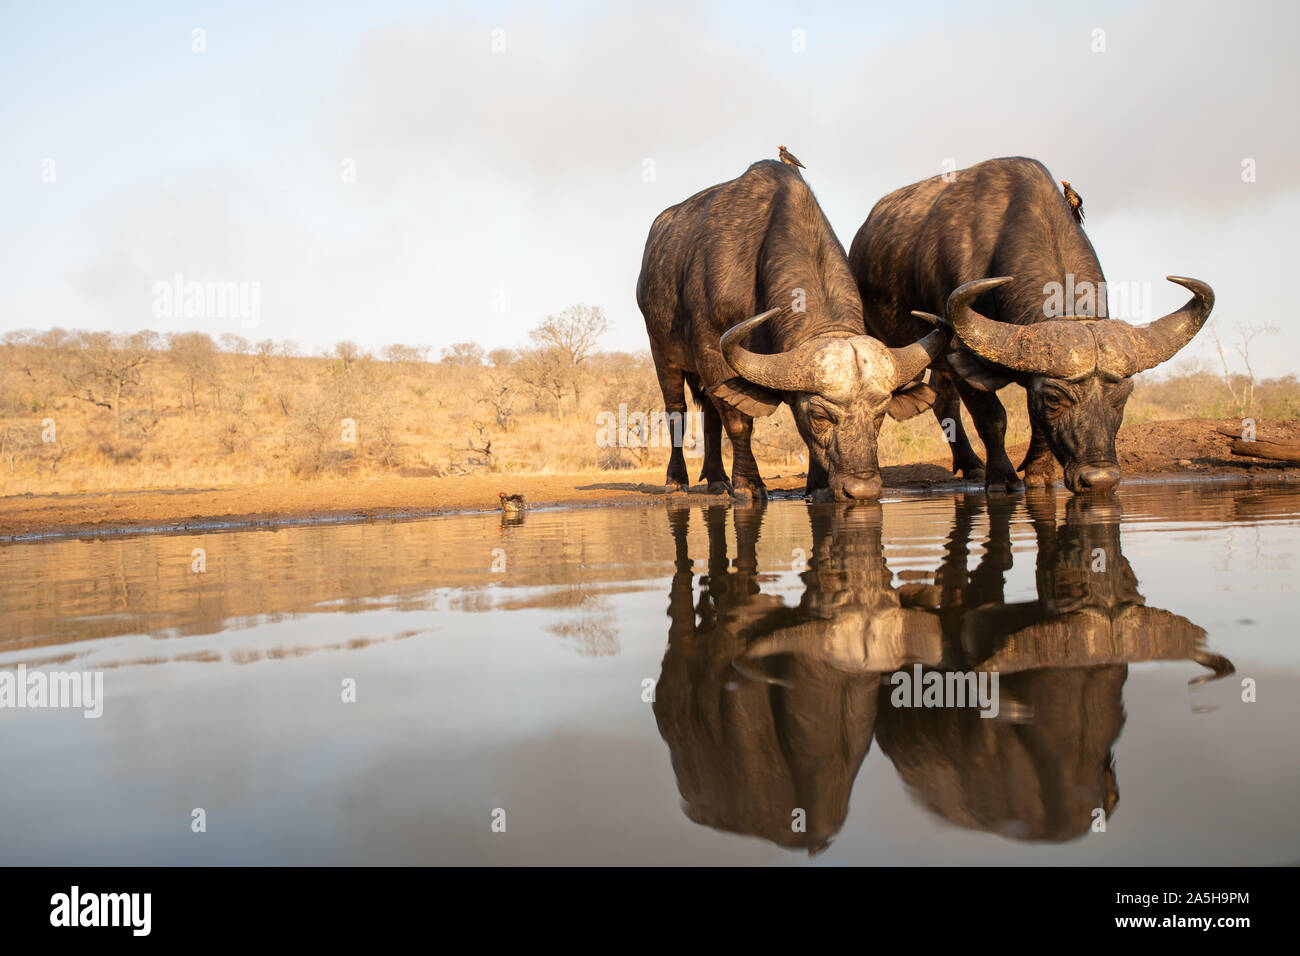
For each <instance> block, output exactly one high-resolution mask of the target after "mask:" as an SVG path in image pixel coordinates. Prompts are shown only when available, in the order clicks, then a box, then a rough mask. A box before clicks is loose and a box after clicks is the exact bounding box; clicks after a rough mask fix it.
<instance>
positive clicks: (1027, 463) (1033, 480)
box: [1020, 418, 1056, 488]
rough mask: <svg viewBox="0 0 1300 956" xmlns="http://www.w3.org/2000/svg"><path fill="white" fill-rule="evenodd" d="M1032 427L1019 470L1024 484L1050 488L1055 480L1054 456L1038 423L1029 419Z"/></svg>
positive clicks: (1031, 486)
mask: <svg viewBox="0 0 1300 956" xmlns="http://www.w3.org/2000/svg"><path fill="white" fill-rule="evenodd" d="M1030 426H1031V428H1032V429H1033V431H1032V433H1031V434H1030V437H1029V451H1027V452H1025V460H1024V461H1022V462H1021V463H1020V470H1021V471H1023V472H1024V473H1025V484H1026V485H1027V486H1028V487H1030V488H1050V487H1052V485H1053V484H1054V483H1055V481H1056V458H1055V457H1054V456H1053V455H1052V449H1051V448H1050V447H1048V444H1047V439H1046V438H1044V437H1043V433H1042V431H1041V430H1040V429H1039V427H1038V423H1037V422H1034V421H1033V420H1032V418H1031V419H1030Z"/></svg>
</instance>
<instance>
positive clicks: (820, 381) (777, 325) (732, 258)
mask: <svg viewBox="0 0 1300 956" xmlns="http://www.w3.org/2000/svg"><path fill="white" fill-rule="evenodd" d="M636 298H637V304H638V305H639V306H640V307H641V312H642V314H643V315H644V316H645V324H646V331H647V332H648V333H649V336H650V350H651V353H652V354H653V356H654V360H655V369H656V371H657V373H658V376H659V387H660V389H661V390H662V391H663V397H664V406H665V408H666V410H667V412H668V415H669V417H670V419H671V418H672V417H673V416H674V415H676V416H682V415H684V414H685V411H686V399H685V389H684V385H686V384H689V385H690V387H691V391H692V393H693V394H694V396H695V398H696V400H697V401H698V402H699V403H700V405H701V406H702V410H703V412H704V468H703V472H702V474H701V475H700V477H701V478H702V479H706V480H707V481H708V483H709V489H710V491H715V492H717V491H725V490H726V489H727V473H726V471H725V470H724V468H723V465H722V447H721V438H722V428H723V427H724V426H725V427H726V429H727V435H728V437H729V438H730V439H731V445H732V452H733V455H732V477H733V479H734V490H735V493H736V494H737V495H744V494H757V495H760V496H761V495H762V494H764V486H763V480H762V478H761V477H760V476H759V473H758V466H757V464H756V463H755V462H754V456H753V454H752V452H751V451H750V431H751V428H752V426H753V416H755V415H770V414H772V413H773V412H774V411H776V409H777V408H778V406H779V405H780V404H781V403H782V402H787V403H789V405H790V408H791V410H792V411H793V412H794V419H795V422H796V424H797V426H798V428H799V432H800V434H801V435H802V436H803V439H804V441H805V442H806V443H807V445H808V449H809V464H808V490H809V492H822V494H823V495H825V496H833V497H835V498H838V499H854V498H873V497H876V496H877V495H879V493H880V485H881V482H880V472H879V468H878V466H877V462H876V435H877V432H878V430H879V427H880V421H881V418H882V417H883V415H884V414H885V412H886V410H887V409H888V410H889V411H890V413H891V414H893V415H894V416H895V417H908V416H909V413H910V414H915V413H916V411H917V410H919V409H918V407H917V405H916V402H915V399H914V395H915V394H916V393H917V392H918V391H921V390H924V391H925V392H926V393H927V394H928V388H926V387H925V386H924V385H920V384H919V383H914V382H913V380H914V379H916V378H917V377H918V376H919V375H920V374H921V372H922V371H923V370H924V369H925V368H926V367H927V366H928V365H929V364H930V363H931V361H933V359H934V357H935V356H936V355H938V354H939V353H940V351H941V350H942V349H943V347H944V345H945V344H946V342H947V336H946V334H945V333H944V332H942V331H940V330H932V331H931V330H925V331H923V332H922V333H921V334H919V335H917V336H914V337H913V339H912V340H910V341H909V342H906V343H900V347H898V348H886V347H885V346H884V345H882V344H881V343H880V342H878V341H876V340H875V339H874V338H872V337H871V336H869V335H867V334H866V328H865V326H864V325H863V321H862V301H861V299H860V298H859V297H858V291H857V288H856V287H855V285H854V282H853V276H852V275H851V274H850V272H849V265H848V260H847V258H846V257H845V254H844V247H843V246H842V245H841V244H840V241H839V240H838V239H837V238H836V237H835V234H834V233H833V232H832V231H831V227H830V224H829V223H828V222H827V221H826V217H825V215H824V214H823V213H822V210H821V207H820V206H818V204H817V200H816V199H815V198H814V196H813V194H812V190H811V189H809V188H808V185H807V184H806V183H805V182H804V181H803V179H802V178H801V177H800V175H799V173H798V171H797V170H795V169H794V168H793V167H791V166H786V165H784V164H782V163H779V162H776V161H764V162H758V163H754V164H753V165H752V166H750V167H749V169H748V170H746V171H745V173H744V174H743V175H741V176H740V177H738V178H736V179H733V180H731V181H730V182H726V183H722V184H721V185H718V186H713V187H710V188H709V189H706V190H704V191H703V192H699V193H696V194H695V195H694V196H692V197H691V198H690V199H687V200H686V201H685V202H683V203H679V204H678V205H676V206H673V207H671V208H670V209H666V210H664V212H662V213H660V214H659V216H658V218H656V219H655V221H654V225H653V226H652V227H651V228H650V236H649V238H648V239H647V240H646V247H645V256H644V258H643V260H642V264H641V276H640V278H639V279H638V281H637V289H636ZM756 313H757V314H756ZM747 337H748V338H749V339H750V344H751V347H752V348H753V349H754V351H750V350H749V349H747V348H745V347H744V345H742V343H743V342H744V341H745V339H746V338H747ZM918 340H919V341H918ZM896 391H897V392H900V395H899V396H898V397H897V399H895V401H893V402H891V397H893V396H894V393H895V392H896ZM904 393H911V395H912V396H913V398H911V399H910V400H909V397H908V395H907V394H904ZM706 398H707V399H709V400H706ZM928 404H929V401H926V402H925V403H924V404H923V405H922V406H921V408H924V407H925V405H928ZM679 420H680V419H679ZM688 484H689V477H688V475H687V472H686V461H685V458H684V457H683V454H682V449H681V447H680V441H678V440H676V438H675V440H674V447H673V450H672V455H671V457H670V459H669V462H668V479H667V489H668V491H670V492H672V491H679V490H684V489H685V488H686V487H687V485H688Z"/></svg>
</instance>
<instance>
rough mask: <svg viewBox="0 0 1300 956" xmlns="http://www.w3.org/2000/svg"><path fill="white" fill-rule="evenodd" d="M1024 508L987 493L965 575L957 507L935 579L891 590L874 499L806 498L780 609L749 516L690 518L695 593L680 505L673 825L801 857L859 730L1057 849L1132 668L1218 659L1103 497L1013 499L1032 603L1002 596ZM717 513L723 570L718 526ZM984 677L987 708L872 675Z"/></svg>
mask: <svg viewBox="0 0 1300 956" xmlns="http://www.w3.org/2000/svg"><path fill="white" fill-rule="evenodd" d="M1021 500H1024V499H1000V498H990V499H987V501H988V504H987V510H988V521H989V535H988V541H987V543H986V545H985V548H984V552H983V555H982V557H981V560H980V562H979V565H978V566H977V567H976V568H975V569H974V570H973V571H970V572H968V571H967V555H968V552H969V546H970V536H971V531H972V528H973V526H974V524H975V519H976V518H977V517H978V516H979V515H980V513H981V512H982V511H983V510H984V509H985V504H984V502H985V499H984V497H983V496H978V497H976V498H975V499H974V500H973V501H971V502H967V501H964V500H962V499H958V501H957V502H956V513H955V516H954V521H953V528H952V533H951V535H950V536H949V539H948V542H947V556H946V559H945V560H944V562H943V566H942V567H941V568H939V569H938V571H937V573H936V574H935V575H934V583H933V584H930V583H910V584H904V585H902V586H900V587H894V585H893V573H892V572H891V571H890V570H889V567H888V565H887V564H886V562H885V559H884V550H883V542H882V537H881V532H882V520H881V516H882V512H881V508H880V506H879V505H878V504H875V503H872V502H862V503H855V504H850V505H837V504H812V505H808V506H807V510H808V515H809V521H810V524H811V530H812V538H813V544H812V548H811V552H810V556H809V560H808V568H807V570H806V571H805V572H804V573H803V574H802V580H803V583H804V593H803V596H802V598H801V600H800V602H799V605H798V606H797V607H789V606H787V605H786V604H785V603H784V602H783V601H782V600H781V599H780V598H779V597H777V596H775V595H770V594H763V593H762V590H761V588H760V585H759V577H758V560H757V557H756V544H757V541H758V537H759V532H760V529H761V527H762V521H763V517H764V511H765V509H764V507H763V506H762V505H761V504H755V505H754V506H752V507H747V508H743V509H736V510H734V511H732V510H731V509H729V508H728V507H727V506H725V505H718V506H710V507H707V508H705V509H704V511H703V517H704V522H705V526H706V530H707V537H708V547H709V558H708V566H707V572H706V574H705V575H704V576H702V577H701V579H700V586H701V590H700V597H699V600H698V603H696V602H695V600H694V583H695V582H694V571H693V565H692V561H691V557H690V554H689V548H688V544H687V531H688V527H689V521H690V511H689V509H686V508H673V509H670V510H669V512H668V520H669V525H670V528H671V531H672V534H673V539H674V542H675V546H676V572H675V574H674V575H673V581H672V587H671V590H670V594H669V617H670V619H671V625H670V629H669V639H668V648H667V651H666V653H665V655H664V659H663V665H662V672H661V674H660V679H659V684H658V687H657V689H656V695H655V705H654V710H655V716H656V719H657V721H658V725H659V731H660V734H661V735H662V736H663V738H664V740H665V741H666V742H667V743H668V747H669V750H670V753H671V757H672V763H673V770H674V772H675V774H676V776H677V785H678V789H679V790H680V792H681V795H682V798H683V802H684V809H685V812H686V814H687V816H689V817H690V819H691V820H693V821H695V822H696V823H702V824H705V825H707V826H710V827H713V828H715V829H719V830H726V831H730V832H735V833H741V834H746V835H753V836H761V837H763V838H764V839H767V840H769V841H771V842H773V843H776V844H779V845H781V846H785V847H790V848H803V849H807V850H808V851H809V852H810V853H816V852H819V851H820V850H822V849H825V848H826V847H827V846H828V845H829V844H830V841H831V839H832V838H833V837H834V836H835V834H836V833H837V832H838V831H839V829H840V828H841V827H842V826H843V823H844V819H845V816H846V815H847V813H848V804H849V798H850V795H851V791H852V788H853V782H854V780H855V778H856V777H857V773H858V770H859V768H860V767H861V765H862V761H863V760H864V759H865V758H866V755H867V752H868V750H869V749H870V746H871V740H872V737H873V736H874V737H876V738H877V739H878V741H879V743H880V747H881V749H882V751H883V752H884V753H885V754H886V755H887V756H888V757H889V758H890V760H891V761H892V762H893V764H894V766H895V767H896V768H897V770H898V772H899V774H900V775H901V777H902V778H903V780H904V781H905V782H906V784H907V785H908V787H909V789H910V791H911V792H912V793H913V794H914V795H915V796H916V797H917V798H918V799H919V800H920V802H922V803H923V804H924V805H925V806H927V807H929V808H930V809H931V810H932V811H934V812H935V813H938V814H939V815H940V816H942V817H944V818H945V819H947V820H948V821H950V822H952V823H955V824H959V825H961V826H965V827H969V828H972V829H977V830H986V831H991V832H996V833H1000V834H1002V835H1004V836H1009V837H1015V838H1018V839H1024V840H1047V841H1063V840H1068V839H1072V838H1074V837H1077V836H1079V835H1081V834H1083V833H1084V832H1086V831H1087V829H1088V827H1089V825H1090V824H1091V822H1092V820H1093V819H1094V813H1095V811H1096V810H1097V809H1098V808H1101V809H1104V810H1105V812H1106V814H1107V815H1109V814H1110V813H1111V811H1112V810H1113V809H1114V808H1115V805H1116V803H1117V801H1118V788H1117V785H1116V782H1115V772H1114V760H1113V755H1112V750H1113V747H1114V743H1115V740H1116V739H1117V737H1118V736H1119V732H1120V729H1121V728H1122V727H1123V725H1124V710H1123V701H1122V688H1123V684H1124V681H1125V679H1126V677H1127V675H1128V664H1129V663H1132V662H1136V661H1149V660H1191V661H1196V662H1198V663H1200V664H1203V665H1204V666H1206V667H1208V668H1210V669H1211V670H1212V671H1213V674H1212V675H1207V676H1206V677H1204V678H1198V680H1204V679H1211V677H1218V676H1223V675H1225V674H1228V673H1231V671H1232V665H1231V664H1230V663H1228V662H1227V661H1226V660H1225V659H1224V658H1222V657H1218V656H1217V655H1213V654H1210V653H1208V652H1207V651H1206V650H1205V645H1204V641H1205V631H1204V630H1203V629H1201V628H1200V627H1197V626H1196V625H1195V624H1192V623H1191V622H1190V621H1188V620H1186V619H1185V618H1182V617H1179V616H1178V615H1175V614H1171V613H1170V612H1168V611H1162V610H1158V609H1154V608H1148V607H1146V606H1145V604H1144V601H1143V598H1142V596H1141V595H1140V594H1139V593H1138V591H1137V578H1136V576H1135V575H1134V573H1133V571H1132V569H1131V567H1130V566H1129V563H1128V561H1127V560H1126V559H1125V558H1124V556H1123V554H1122V553H1121V551H1120V533H1119V519H1120V511H1119V507H1118V505H1117V504H1115V503H1114V502H1113V501H1107V502H1090V501H1088V500H1086V499H1079V498H1072V499H1070V500H1069V501H1068V502H1067V505H1066V513H1065V522H1064V524H1060V525H1058V522H1057V517H1056V502H1055V498H1054V497H1053V496H1051V495H1050V494H1036V495H1033V496H1031V497H1030V499H1029V500H1028V502H1027V505H1026V506H1027V507H1028V509H1029V513H1030V517H1031V519H1032V521H1033V524H1034V530H1035V534H1036V537H1037V540H1038V557H1037V574H1036V579H1037V589H1038V595H1039V596H1038V599H1037V600H1036V601H1029V602H1022V603H1016V604H1007V603H1005V601H1004V599H1003V588H1004V582H1005V573H1006V571H1007V570H1008V569H1009V568H1010V567H1011V564H1012V549H1011V533H1010V529H1011V518H1012V516H1013V514H1014V513H1015V511H1016V509H1017V508H1018V507H1020V506H1021V505H1020V504H1019V502H1020V501H1021ZM729 512H730V514H731V516H732V518H733V520H734V523H735V536H736V542H737V556H736V558H735V561H734V562H729V560H728V556H727V544H726V525H727V520H728V513H729ZM913 664H920V665H921V666H922V668H923V669H926V670H941V671H954V670H956V671H967V672H974V671H996V672H997V673H998V675H999V688H998V689H999V692H1000V693H999V696H1000V702H1001V703H1000V715H999V717H998V718H994V719H989V718H985V717H981V716H980V712H979V710H978V709H976V708H974V707H946V708H903V707H894V706H892V705H891V703H890V695H891V691H892V690H893V685H892V684H891V682H890V674H891V673H893V672H895V671H898V670H900V669H902V668H908V669H909V670H910V669H911V667H912V665H913Z"/></svg>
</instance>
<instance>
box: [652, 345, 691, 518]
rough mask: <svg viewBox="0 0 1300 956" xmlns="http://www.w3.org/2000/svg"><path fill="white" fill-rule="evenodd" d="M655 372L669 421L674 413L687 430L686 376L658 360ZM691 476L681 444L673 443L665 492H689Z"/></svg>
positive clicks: (677, 369)
mask: <svg viewBox="0 0 1300 956" xmlns="http://www.w3.org/2000/svg"><path fill="white" fill-rule="evenodd" d="M655 371H656V373H657V374H658V375H659V390H660V391H661V392H662V393H663V396H664V410H665V411H667V412H668V420H669V421H672V420H673V413H674V412H676V413H677V415H678V416H679V418H678V420H679V421H681V422H682V430H683V432H684V431H685V428H686V374H685V373H684V372H683V371H682V370H681V369H680V368H678V367H677V366H675V365H672V364H671V363H668V362H660V361H658V360H656V362H655ZM690 483H691V478H690V474H689V473H688V472H687V471H686V456H685V455H684V454H683V453H682V446H681V443H680V442H677V441H674V442H673V450H672V452H671V454H669V456H668V477H667V479H666V481H665V482H664V491H665V492H666V493H668V494H672V493H673V492H675V491H687V490H688V489H689V487H690Z"/></svg>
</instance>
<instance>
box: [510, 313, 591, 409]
mask: <svg viewBox="0 0 1300 956" xmlns="http://www.w3.org/2000/svg"><path fill="white" fill-rule="evenodd" d="M607 331H609V321H608V320H607V319H606V318H605V310H604V309H602V308H601V307H600V306H598V305H571V306H569V307H568V308H567V309H565V310H564V311H563V312H561V313H560V314H559V315H548V316H547V317H546V318H545V319H544V320H543V321H542V322H541V324H540V325H538V326H537V327H536V328H535V329H533V330H532V331H531V332H529V333H528V337H529V338H530V339H532V340H533V344H535V345H536V346H537V347H538V348H539V349H544V350H548V349H554V350H557V351H559V352H560V353H561V354H563V355H564V356H565V357H566V358H567V359H568V363H569V366H570V368H572V369H574V370H575V372H576V370H577V367H578V366H579V365H580V364H581V363H582V362H584V361H586V360H587V359H588V358H589V357H590V356H591V354H592V353H593V352H594V351H595V350H596V343H597V342H599V341H600V337H601V336H602V335H604V334H605V333H606V332H607ZM568 384H569V387H570V388H572V389H573V400H574V402H577V401H579V400H580V399H581V397H582V396H581V391H580V390H581V379H580V378H579V377H578V375H577V374H573V375H570V376H569V382H568Z"/></svg>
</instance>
